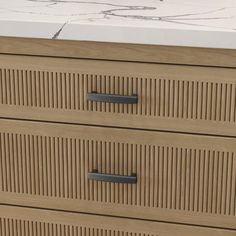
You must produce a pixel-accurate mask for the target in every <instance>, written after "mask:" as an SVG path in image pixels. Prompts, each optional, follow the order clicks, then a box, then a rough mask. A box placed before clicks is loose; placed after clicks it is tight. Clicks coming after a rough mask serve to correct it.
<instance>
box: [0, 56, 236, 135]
mask: <svg viewBox="0 0 236 236" xmlns="http://www.w3.org/2000/svg"><path fill="white" fill-rule="evenodd" d="M94 91H95V92H97V95H99V96H100V97H99V98H98V100H97V101H94V100H88V97H87V96H88V94H89V93H91V92H94ZM106 95H109V96H108V97H107V96H106ZM114 95H119V96H128V97H130V96H132V95H137V98H138V99H137V103H135V101H134V100H132V99H131V100H130V99H128V100H127V99H124V98H123V99H121V100H119V99H118V100H117V99H116V97H114ZM101 96H102V97H101ZM104 96H105V98H104ZM104 99H105V100H104ZM106 99H110V100H109V101H110V102H107V100H106ZM124 100H125V101H124ZM121 101H123V102H125V104H123V103H119V102H121ZM117 102H118V103H117ZM0 115H1V117H12V118H15V117H17V118H25V119H33V120H35V119H39V120H53V121H63V122H70V123H84V124H99V125H110V126H122V127H136V128H145V129H158V130H175V131H184V132H196V133H212V134H220V135H229V136H236V69H224V68H213V67H212V68H210V67H194V66H175V65H158V64H147V63H146V64H145V63H129V62H111V61H95V60H77V59H62V58H61V59H60V58H43V57H30V56H7V55H1V56H0Z"/></svg>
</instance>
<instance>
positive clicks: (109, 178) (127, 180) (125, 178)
mask: <svg viewBox="0 0 236 236" xmlns="http://www.w3.org/2000/svg"><path fill="white" fill-rule="evenodd" d="M88 179H90V180H97V181H103V182H112V183H124V184H135V183H137V175H136V174H131V175H130V176H129V175H112V174H102V173H98V171H97V170H93V171H92V172H89V173H88Z"/></svg>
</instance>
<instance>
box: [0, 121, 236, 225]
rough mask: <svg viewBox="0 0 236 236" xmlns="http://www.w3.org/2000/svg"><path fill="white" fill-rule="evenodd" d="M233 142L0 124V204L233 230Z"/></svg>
mask: <svg viewBox="0 0 236 236" xmlns="http://www.w3.org/2000/svg"><path fill="white" fill-rule="evenodd" d="M235 141H236V140H235V139H233V138H231V139H230V138H219V137H218V138H217V137H206V136H197V135H196V136H194V135H184V134H182V135H181V134H168V133H160V132H147V131H129V130H125V129H124V130H122V129H111V128H98V127H86V126H76V125H62V124H48V123H37V122H26V121H9V120H0V147H1V148H0V150H1V152H0V170H1V175H0V202H1V203H8V204H19V205H25V206H38V207H45V208H54V209H64V210H72V211H79V212H88V213H98V214H107V215H117V216H126V217H134V218H142V219H152V220H162V221H169V222H182V223H189V224H199V225H211V226H217V227H218V226H222V227H228V228H235V229H236V224H235V222H236V202H235V199H236V145H235ZM93 170H97V171H98V173H99V174H103V175H102V177H103V178H106V177H109V174H110V175H112V177H113V178H112V179H113V181H114V182H104V181H97V180H92V179H89V178H88V177H89V173H90V175H91V172H93ZM133 173H134V174H136V175H137V176H136V177H137V182H136V183H127V181H130V178H129V176H130V177H134V176H132V174H133ZM95 174H96V173H95ZM104 174H105V175H104ZM95 176H96V175H95ZM104 176H105V177H104ZM122 176H123V177H126V178H125V181H124V182H125V183H120V182H119V180H120V177H122ZM100 177H101V176H100ZM105 180H106V179H105ZM123 180H124V178H123ZM131 180H132V181H133V179H132V178H131Z"/></svg>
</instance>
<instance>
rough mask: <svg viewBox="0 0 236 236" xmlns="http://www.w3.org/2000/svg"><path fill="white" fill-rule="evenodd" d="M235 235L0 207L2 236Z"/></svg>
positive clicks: (209, 229) (134, 221) (170, 225)
mask: <svg viewBox="0 0 236 236" xmlns="http://www.w3.org/2000/svg"><path fill="white" fill-rule="evenodd" d="M33 235H37V236H98V235H99V236H117V235H122V236H123V235H125V236H126V235H127V236H173V235H174V236H189V235H191V236H199V235H201V236H212V235H214V236H218V235H219V236H235V235H236V231H233V230H223V229H216V228H207V227H196V226H185V225H177V224H167V223H159V222H150V221H142V220H131V219H124V218H116V217H106V216H94V215H86V214H78V213H69V212H59V211H58V212H57V211H49V210H39V209H30V208H23V207H10V206H1V205H0V236H33Z"/></svg>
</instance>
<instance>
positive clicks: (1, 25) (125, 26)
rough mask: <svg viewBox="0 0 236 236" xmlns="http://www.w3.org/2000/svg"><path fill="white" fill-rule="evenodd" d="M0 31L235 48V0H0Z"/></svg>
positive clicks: (8, 33)
mask: <svg viewBox="0 0 236 236" xmlns="http://www.w3.org/2000/svg"><path fill="white" fill-rule="evenodd" d="M0 36H16V37H30V38H46V39H57V40H59V39H68V40H83V41H99V42H119V43H138V44H154V45H173V46H192V47H209V48H228V49H236V0H81V1H80V0H0Z"/></svg>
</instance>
